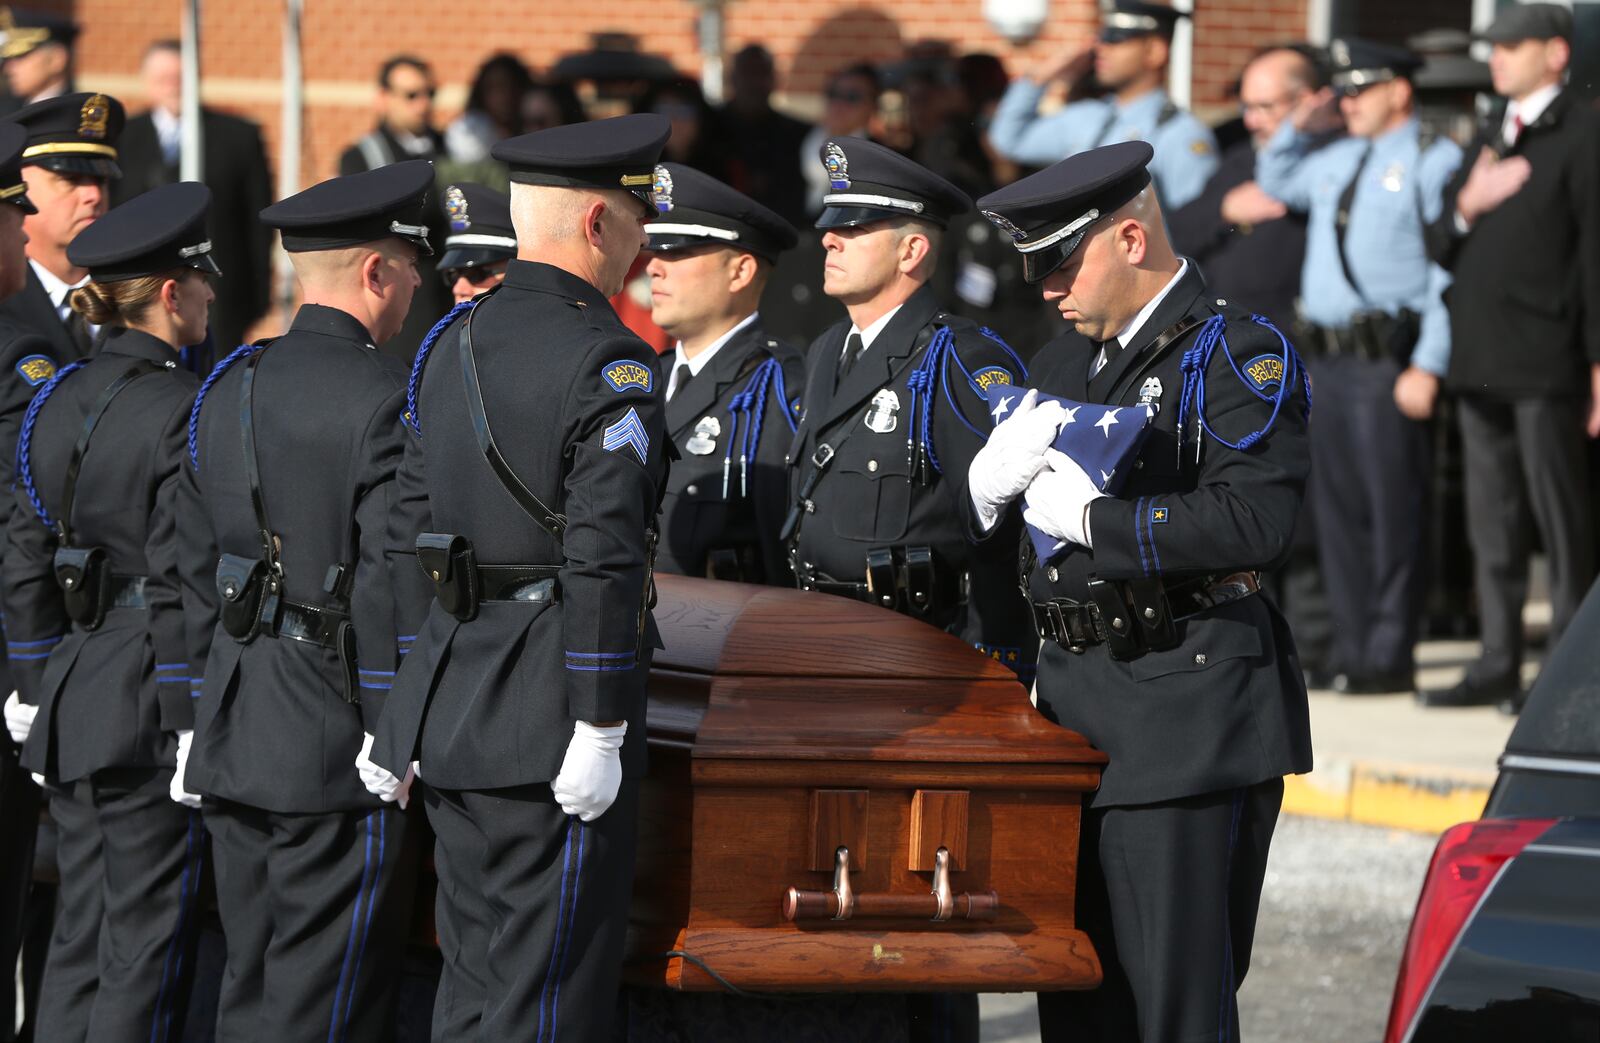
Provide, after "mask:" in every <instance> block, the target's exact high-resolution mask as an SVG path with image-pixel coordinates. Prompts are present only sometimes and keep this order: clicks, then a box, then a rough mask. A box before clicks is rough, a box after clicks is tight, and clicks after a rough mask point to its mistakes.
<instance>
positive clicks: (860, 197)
mask: <svg viewBox="0 0 1600 1043" xmlns="http://www.w3.org/2000/svg"><path fill="white" fill-rule="evenodd" d="M822 205H823V206H888V207H893V208H894V209H896V210H909V211H911V212H912V213H913V214H920V213H922V211H923V210H925V209H926V206H925V205H924V204H922V203H918V202H916V201H914V200H910V199H896V198H894V197H893V196H875V195H869V194H867V193H864V192H833V193H830V194H828V195H825V196H823V197H822Z"/></svg>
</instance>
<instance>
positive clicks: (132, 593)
mask: <svg viewBox="0 0 1600 1043" xmlns="http://www.w3.org/2000/svg"><path fill="white" fill-rule="evenodd" d="M149 579H150V578H149V577H148V576H118V575H113V576H112V577H111V591H110V595H111V607H112V608H149V607H150V601H149V599H148V598H146V597H145V594H144V588H145V584H146V583H148V582H149Z"/></svg>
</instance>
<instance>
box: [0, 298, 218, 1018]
mask: <svg viewBox="0 0 1600 1043" xmlns="http://www.w3.org/2000/svg"><path fill="white" fill-rule="evenodd" d="M176 358H177V356H176V354H175V352H174V351H173V350H172V349H171V348H170V347H169V346H168V345H167V344H165V343H164V342H162V341H159V340H157V339H155V338H154V337H151V336H148V335H147V334H144V333H137V332H131V331H127V330H123V329H115V330H112V331H110V335H109V336H108V337H107V339H106V340H105V342H104V343H103V345H102V347H101V350H100V351H99V353H97V354H96V355H95V357H94V358H93V359H92V360H90V361H88V362H87V363H86V364H84V365H83V366H82V367H81V368H80V369H79V370H77V371H74V372H73V373H69V374H67V375H66V377H65V378H64V379H63V380H62V381H61V382H60V383H59V384H58V385H51V394H50V395H49V396H48V398H42V399H41V405H40V408H38V410H37V417H36V420H35V422H34V423H33V424H32V425H30V428H29V439H28V445H27V453H26V454H25V456H24V457H23V459H24V460H25V462H26V463H27V464H28V470H27V472H26V474H27V476H28V478H29V479H30V480H28V481H23V482H20V483H19V486H18V489H17V491H16V494H15V495H16V505H15V508H14V510H13V513H12V515H11V519H10V523H9V526H10V529H9V534H8V535H9V540H8V543H9V546H8V549H7V553H6V557H5V563H4V579H5V610H6V629H7V641H8V642H9V643H10V644H11V645H12V646H13V647H14V648H17V649H18V652H17V654H16V656H15V658H14V660H13V668H14V671H15V676H16V682H17V687H18V691H19V694H20V697H21V698H22V700H23V701H24V702H28V703H33V704H36V705H38V707H39V712H38V716H37V718H36V719H35V720H34V726H33V731H32V733H31V734H30V735H29V737H28V742H27V745H26V746H25V747H24V750H23V766H24V767H25V768H27V769H28V770H30V771H35V772H39V773H41V774H43V775H45V776H46V778H47V779H48V780H49V784H50V813H51V817H52V818H53V819H54V820H55V822H56V826H57V836H58V842H57V848H56V863H57V866H58V868H59V870H60V879H61V891H60V896H59V899H58V903H57V906H58V908H57V916H56V925H55V931H54V936H53V939H52V942H51V947H50V956H49V962H48V964H47V966H46V969H45V977H44V988H43V992H42V995H41V997H40V1010H39V1024H40V1027H41V1032H42V1035H41V1036H40V1038H41V1039H42V1038H49V1039H63V1040H69V1039H127V1038H132V1037H133V1036H139V1037H141V1038H144V1037H152V1038H159V1039H168V1038H172V1039H175V1038H177V1037H178V1036H179V1035H181V1033H182V1027H183V1012H184V1003H183V998H184V996H185V994H186V992H187V986H188V980H189V977H190V975H191V974H192V971H193V959H192V955H191V953H192V946H193V943H194V939H195V936H196V935H195V928H196V927H197V926H198V919H197V918H196V916H195V912H194V909H193V906H194V904H195V900H196V898H197V896H198V892H199V873H200V864H201V860H202V855H203V852H204V840H203V833H202V830H201V828H200V823H199V816H198V815H197V814H195V813H193V812H190V811H189V810H188V809H186V808H183V807H181V806H180V805H178V804H175V803H174V802H173V801H172V799H171V798H170V797H169V795H168V792H167V786H168V784H169V782H170V781H171V779H172V767H173V751H174V749H175V746H176V739H175V734H174V733H176V732H177V731H179V730H180V729H187V728H189V727H191V726H192V722H193V711H192V709H191V706H190V700H189V679H188V673H189V671H188V667H187V657H186V655H185V654H184V628H183V608H182V604H181V601H180V596H179V582H178V571H177V531H176V528H177V484H178V472H179V466H180V461H181V460H182V458H183V455H184V449H183V447H184V429H185V426H186V424H187V422H188V419H189V404H190V402H191V401H192V399H193V397H194V390H195V387H196V381H195V379H194V377H193V376H192V375H190V374H189V373H187V372H184V371H183V370H179V369H176V368H175V367H176ZM135 360H139V361H144V362H149V363H153V364H155V365H157V366H160V367H162V368H161V369H159V370H156V371H155V372H151V373H149V374H148V375H145V376H141V377H140V378H138V379H137V380H135V381H134V382H133V383H131V384H128V385H127V386H126V388H125V389H124V390H123V391H122V392H121V393H120V394H119V395H118V396H117V398H116V399H114V400H113V401H112V403H111V405H110V406H109V407H108V408H107V410H106V411H105V412H104V414H103V415H102V417H101V420H100V423H99V424H98V426H97V427H96V428H95V432H94V436H93V438H92V440H91V441H90V443H89V446H88V451H87V452H86V453H85V455H84V456H83V463H82V468H81V470H80V472H79V476H78V481H77V487H76V496H75V502H74V505H73V509H72V516H71V518H70V519H63V517H62V514H61V511H62V499H63V495H64V492H63V491H64V486H65V478H64V476H65V474H66V472H67V462H68V458H69V456H70V455H71V453H72V450H73V446H74V444H75V443H76V442H77V441H78V439H79V433H80V430H81V429H82V427H83V424H84V417H85V416H86V415H87V414H88V412H89V410H90V407H91V405H92V404H93V403H94V402H95V401H96V399H98V398H99V396H100V395H101V393H102V391H103V390H104V389H105V388H106V387H107V385H109V384H111V383H112V382H113V381H114V380H116V379H117V378H119V377H120V376H122V375H123V374H124V373H126V372H128V371H129V370H130V369H131V364H133V363H134V362H135ZM41 394H42V393H41ZM35 501H37V502H35ZM41 510H42V511H44V512H45V513H46V514H47V515H48V517H50V518H51V519H54V520H57V521H69V522H70V531H71V533H72V538H73V546H75V547H100V548H103V549H104V550H105V553H106V555H107V558H108V563H109V567H110V568H111V571H112V572H113V574H116V575H121V576H143V577H145V583H144V588H143V592H142V596H141V597H140V598H139V599H137V600H141V601H142V602H143V605H129V606H125V607H114V608H111V609H110V610H109V612H108V613H107V615H106V619H105V622H104V623H103V624H102V625H101V626H99V627H98V628H96V629H94V630H87V629H85V628H84V627H83V626H81V625H79V624H75V623H72V622H71V621H70V620H69V619H68V617H67V615H66V609H65V606H64V604H63V601H62V592H61V588H60V587H59V586H58V585H57V581H56V577H55V574H54V572H53V571H52V567H51V562H52V558H53V556H54V554H55V551H56V548H57V547H58V546H59V541H58V538H57V534H56V532H55V531H54V530H52V529H51V528H49V527H48V526H47V525H46V523H45V521H44V520H43V519H41V517H40V515H39V512H40V511H41Z"/></svg>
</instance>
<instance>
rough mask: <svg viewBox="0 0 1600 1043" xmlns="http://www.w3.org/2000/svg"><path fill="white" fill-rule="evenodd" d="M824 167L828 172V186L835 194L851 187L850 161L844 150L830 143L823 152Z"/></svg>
mask: <svg viewBox="0 0 1600 1043" xmlns="http://www.w3.org/2000/svg"><path fill="white" fill-rule="evenodd" d="M822 165H823V167H825V168H826V169H827V171H828V184H829V186H830V187H831V188H832V189H833V190H834V191H835V192H843V191H844V190H845V189H847V188H849V187H850V161H849V160H848V159H846V158H845V154H844V149H842V148H840V147H839V146H838V145H836V144H834V143H833V142H831V141H830V142H828V144H827V146H826V147H825V148H824V149H823V150H822Z"/></svg>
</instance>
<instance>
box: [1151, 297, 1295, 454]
mask: <svg viewBox="0 0 1600 1043" xmlns="http://www.w3.org/2000/svg"><path fill="white" fill-rule="evenodd" d="M1250 321H1251V322H1254V323H1255V324H1256V325H1258V326H1264V327H1266V328H1267V329H1269V330H1271V331H1272V332H1273V333H1274V334H1275V335H1276V336H1277V338H1278V343H1280V344H1282V345H1283V353H1282V355H1281V356H1280V358H1281V359H1282V361H1283V376H1282V378H1281V379H1280V380H1279V381H1278V390H1277V393H1276V394H1274V395H1273V396H1272V414H1271V415H1270V416H1268V417H1267V422H1266V423H1265V424H1263V425H1262V426H1261V427H1260V428H1259V429H1258V430H1255V431H1252V432H1250V433H1249V434H1247V435H1245V436H1244V437H1243V438H1241V439H1239V440H1238V441H1237V442H1230V441H1228V440H1227V439H1226V438H1223V437H1222V436H1221V435H1219V434H1217V432H1216V431H1214V430H1212V428H1211V424H1210V423H1209V422H1208V421H1207V420H1206V385H1205V379H1204V378H1205V371H1206V369H1207V368H1208V367H1209V366H1210V365H1211V356H1212V355H1213V354H1214V353H1215V351H1216V349H1217V345H1219V344H1220V345H1221V346H1222V354H1223V356H1224V357H1225V358H1226V359H1227V360H1228V366H1229V368H1231V369H1232V370H1233V374H1234V376H1236V377H1238V378H1239V380H1240V382H1241V383H1244V384H1249V383H1251V382H1250V381H1249V379H1248V378H1246V377H1245V375H1244V374H1243V373H1241V372H1239V364H1238V363H1237V362H1235V361H1234V358H1233V352H1232V351H1231V350H1230V349H1229V348H1228V338H1227V335H1226V330H1227V325H1228V323H1227V320H1226V319H1224V318H1223V317H1222V316H1221V315H1213V316H1211V318H1209V319H1207V320H1206V322H1205V325H1203V326H1201V327H1200V334H1199V336H1197V337H1195V341H1194V345H1193V346H1192V347H1190V348H1189V350H1187V351H1185V352H1184V353H1183V361H1182V363H1181V364H1180V370H1181V372H1182V373H1183V397H1182V398H1180V399H1179V400H1178V445H1179V451H1180V452H1181V451H1182V446H1183V436H1184V432H1185V431H1186V430H1187V429H1188V428H1187V420H1188V417H1189V409H1190V406H1191V403H1192V405H1193V407H1194V411H1195V416H1196V418H1197V419H1198V421H1199V429H1200V430H1203V431H1204V432H1205V433H1206V434H1208V435H1210V436H1211V437H1212V438H1214V439H1216V440H1217V441H1218V442H1220V443H1221V444H1222V445H1225V446H1227V447H1228V448H1229V449H1238V450H1240V451H1243V450H1246V449H1249V448H1250V447H1251V446H1253V445H1255V444H1256V443H1258V442H1260V441H1261V440H1262V439H1263V438H1265V437H1266V436H1267V432H1269V431H1271V430H1272V425H1273V424H1274V423H1275V422H1276V421H1277V419H1278V414H1279V413H1280V412H1282V410H1283V404H1284V402H1286V401H1288V399H1289V397H1290V396H1291V395H1293V394H1294V386H1295V384H1296V383H1299V384H1300V385H1301V387H1302V388H1303V389H1304V390H1305V396H1306V407H1305V415H1306V416H1308V417H1309V416H1310V415H1311V377H1310V375H1309V374H1308V373H1307V372H1306V371H1305V368H1304V367H1303V366H1302V365H1301V363H1300V354H1299V353H1298V352H1297V351H1295V350H1294V348H1293V346H1291V345H1290V343H1289V338H1287V337H1285V336H1284V335H1283V333H1282V331H1280V330H1279V329H1278V328H1277V327H1276V326H1274V325H1273V324H1272V323H1271V322H1269V321H1267V319H1265V318H1263V317H1262V316H1260V315H1251V316H1250ZM1198 434H1199V432H1198V431H1197V432H1196V436H1197V437H1196V442H1195V452H1196V454H1198V453H1199V451H1200V441H1201V440H1200V439H1199V438H1198Z"/></svg>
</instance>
